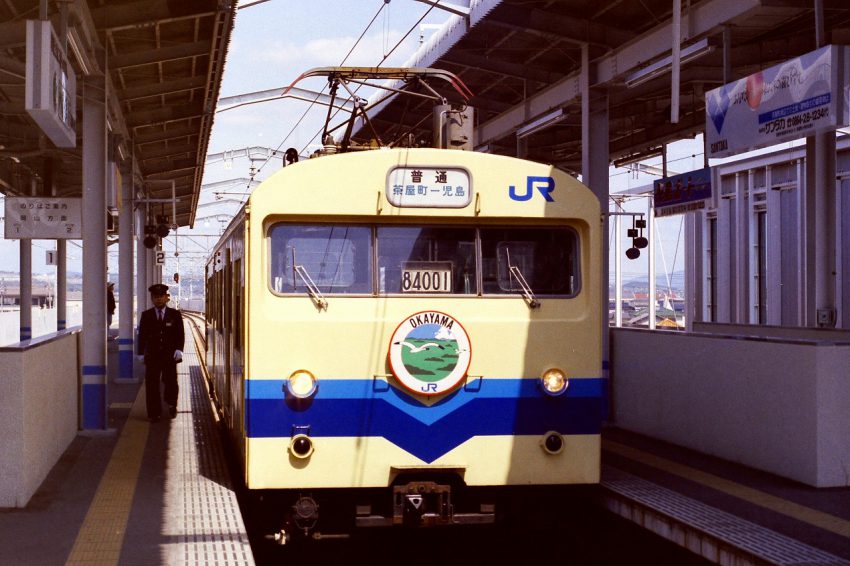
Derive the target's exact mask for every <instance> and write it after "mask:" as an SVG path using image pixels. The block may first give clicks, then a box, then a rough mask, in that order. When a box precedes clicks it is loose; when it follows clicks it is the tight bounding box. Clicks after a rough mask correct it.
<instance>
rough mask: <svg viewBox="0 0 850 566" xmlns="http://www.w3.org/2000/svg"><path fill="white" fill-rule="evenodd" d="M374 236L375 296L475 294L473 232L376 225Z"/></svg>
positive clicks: (475, 275) (440, 227)
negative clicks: (376, 256)
mask: <svg viewBox="0 0 850 566" xmlns="http://www.w3.org/2000/svg"><path fill="white" fill-rule="evenodd" d="M377 233H378V238H377V240H378V243H377V248H378V292H379V293H381V294H394V293H429V294H431V293H450V294H460V295H472V294H475V293H477V289H476V279H477V274H476V265H475V230H474V229H472V228H454V227H442V226H434V227H414V226H380V227H378V232H377Z"/></svg>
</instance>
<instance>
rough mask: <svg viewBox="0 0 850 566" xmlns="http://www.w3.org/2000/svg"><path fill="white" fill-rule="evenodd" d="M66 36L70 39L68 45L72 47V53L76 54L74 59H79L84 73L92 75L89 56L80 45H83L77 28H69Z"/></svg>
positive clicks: (78, 62)
mask: <svg viewBox="0 0 850 566" xmlns="http://www.w3.org/2000/svg"><path fill="white" fill-rule="evenodd" d="M66 37H67V39H68V47H69V48H70V49H71V53H73V54H74V59H76V60H77V64H78V65H79V66H80V70H81V71H82V72H83V75H86V76H88V75H90V74H91V71H90V70H89V66H88V64H87V60H88V57H87V56H86V55H85V51H84V50H83V49H82V47H80V46H81V45H82V41H81V40H80V36H79V32H78V31H77V28H75V27H73V28H69V29H68V32H67V36H66Z"/></svg>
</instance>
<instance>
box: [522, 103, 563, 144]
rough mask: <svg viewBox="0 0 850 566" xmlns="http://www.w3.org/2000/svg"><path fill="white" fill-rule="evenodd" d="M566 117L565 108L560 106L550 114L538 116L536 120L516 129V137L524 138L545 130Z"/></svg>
mask: <svg viewBox="0 0 850 566" xmlns="http://www.w3.org/2000/svg"><path fill="white" fill-rule="evenodd" d="M566 117H567V112H566V110H564V109H563V108H558V109H557V110H554V111H552V112H549V113H548V114H544V115H543V116H541V117H540V118H537V119H536V120H533V121H531V122H529V123H528V124H526V125H525V126H522V127H520V128H518V129H517V131H516V137H517V139H522V138H525V137H528V136H530V135H532V134H536V133H537V132H540V131H542V130H545V129H546V128H548V127H549V126H552V125H554V124H557V123H558V122H560V121H561V120H563V119H564V118H566Z"/></svg>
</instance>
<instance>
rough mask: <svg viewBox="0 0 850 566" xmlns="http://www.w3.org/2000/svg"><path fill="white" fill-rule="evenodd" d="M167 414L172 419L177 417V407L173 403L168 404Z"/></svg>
mask: <svg viewBox="0 0 850 566" xmlns="http://www.w3.org/2000/svg"><path fill="white" fill-rule="evenodd" d="M168 414H169V416H170V417H171V418H172V419H173V418H176V417H177V407H175V406H174V405H169V406H168Z"/></svg>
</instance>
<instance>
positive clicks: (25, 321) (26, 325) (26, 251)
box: [18, 179, 38, 342]
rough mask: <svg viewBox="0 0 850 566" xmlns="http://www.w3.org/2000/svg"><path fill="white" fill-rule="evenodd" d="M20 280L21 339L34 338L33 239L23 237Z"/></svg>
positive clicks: (33, 192) (35, 187) (32, 189)
mask: <svg viewBox="0 0 850 566" xmlns="http://www.w3.org/2000/svg"><path fill="white" fill-rule="evenodd" d="M30 194H31V195H32V196H37V195H38V185H37V181H36V180H35V179H33V180H32V184H31V187H30ZM20 248H21V253H20V280H19V293H18V297H19V298H20V299H19V300H20V304H21V310H20V311H19V314H20V340H21V341H22V342H23V341H24V340H29V339H30V338H32V240H30V239H29V238H22V239H21V240H20Z"/></svg>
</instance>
